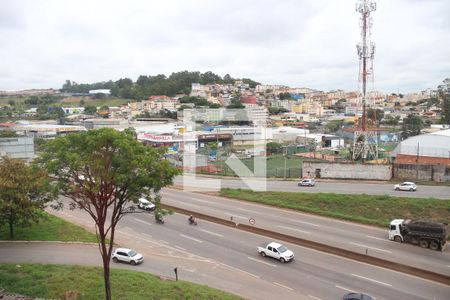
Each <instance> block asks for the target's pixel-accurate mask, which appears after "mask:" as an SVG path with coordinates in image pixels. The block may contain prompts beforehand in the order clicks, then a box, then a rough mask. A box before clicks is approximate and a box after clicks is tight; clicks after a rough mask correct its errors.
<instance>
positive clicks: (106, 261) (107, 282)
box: [103, 255, 111, 300]
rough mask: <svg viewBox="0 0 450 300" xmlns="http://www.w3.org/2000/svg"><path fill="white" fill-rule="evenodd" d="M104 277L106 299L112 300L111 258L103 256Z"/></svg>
mask: <svg viewBox="0 0 450 300" xmlns="http://www.w3.org/2000/svg"><path fill="white" fill-rule="evenodd" d="M103 277H104V279H105V299H106V300H111V283H110V280H109V257H108V255H103Z"/></svg>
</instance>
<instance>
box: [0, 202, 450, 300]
mask: <svg viewBox="0 0 450 300" xmlns="http://www.w3.org/2000/svg"><path fill="white" fill-rule="evenodd" d="M163 199H164V200H163V201H165V200H166V195H164V198H163ZM53 213H55V214H57V215H59V216H62V217H64V218H66V219H68V220H69V221H72V222H75V223H78V224H81V225H83V226H85V227H87V228H91V229H92V221H90V220H89V217H88V216H87V215H86V214H85V213H83V212H82V211H79V210H75V211H70V210H64V211H60V212H55V211H53ZM198 221H199V224H198V226H193V225H189V224H188V222H187V217H186V216H184V215H179V214H174V215H171V216H167V217H166V223H165V224H164V225H161V224H155V223H154V220H153V216H152V215H151V214H149V213H138V214H132V215H128V216H126V217H124V218H123V219H122V220H121V223H120V227H119V228H118V231H117V242H118V243H120V245H121V246H126V247H131V248H135V249H136V250H138V251H139V252H141V253H143V254H144V256H145V261H144V263H143V264H142V265H141V266H138V267H137V268H136V269H137V270H142V271H144V270H145V271H151V272H154V273H156V274H161V273H162V275H165V276H172V277H173V272H172V268H173V267H174V266H177V267H179V270H180V278H181V279H184V280H189V281H193V282H198V283H202V284H207V285H209V286H212V287H216V288H220V289H223V290H227V291H230V292H232V293H235V294H238V295H241V296H243V297H245V298H249V299H274V298H276V299H316V300H317V299H323V300H325V299H339V298H340V297H342V295H343V294H344V293H346V292H348V291H361V292H366V293H368V294H370V295H372V296H374V297H376V299H393V300H395V299H398V300H400V299H402V300H403V299H448V296H449V295H450V289H449V287H448V286H445V285H442V284H439V283H434V282H430V281H427V280H423V279H419V278H416V277H412V276H409V275H405V274H402V273H398V272H393V271H390V270H386V269H382V268H378V267H373V266H370V265H366V264H362V263H358V262H354V261H351V260H347V259H342V258H340V257H336V256H333V255H328V254H323V253H320V252H317V251H314V250H310V249H307V248H303V247H299V246H296V245H290V244H286V245H287V246H288V247H289V248H290V249H291V250H293V251H294V253H295V255H296V259H295V260H294V261H293V262H291V263H287V264H282V263H280V262H278V261H275V260H272V259H270V258H262V257H260V256H259V255H258V253H257V252H256V247H257V245H259V244H260V243H262V242H265V241H267V238H265V237H263V236H259V235H255V234H252V233H247V232H243V231H240V230H237V229H234V228H230V227H224V226H220V225H217V224H213V223H209V222H206V221H204V220H198ZM0 248H1V247H0ZM13 253H14V252H13ZM52 255H53V254H52ZM63 255H68V253H67V254H64V253H63ZM73 255H74V256H76V253H74V254H73ZM0 257H1V255H0ZM3 259H4V258H3ZM69 261H70V260H69ZM164 265H165V266H166V267H165V268H162V267H161V266H164ZM113 266H117V265H115V264H113ZM120 266H121V265H120ZM147 268H148V269H147ZM163 269H164V270H163Z"/></svg>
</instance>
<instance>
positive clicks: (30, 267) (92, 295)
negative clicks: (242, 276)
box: [0, 264, 242, 300]
mask: <svg viewBox="0 0 450 300" xmlns="http://www.w3.org/2000/svg"><path fill="white" fill-rule="evenodd" d="M111 287H112V298H113V299H121V300H122V299H124V300H126V299H132V300H135V299H168V300H169V299H170V300H171V299H208V300H209V299H242V298H239V297H237V296H234V295H232V294H228V293H226V292H223V291H220V290H216V289H213V288H210V287H207V286H203V285H197V284H193V283H188V282H185V281H171V280H161V279H159V278H158V277H157V276H155V275H151V274H148V273H142V272H134V271H128V270H120V269H111ZM1 289H5V290H6V291H8V292H10V293H18V294H22V295H27V296H32V297H42V298H46V299H62V298H63V295H64V293H65V292H66V291H75V292H78V293H79V298H77V299H80V300H81V299H104V298H105V296H104V283H103V269H102V268H99V267H81V266H67V265H40V264H23V265H20V267H18V266H17V265H16V264H0V290H1Z"/></svg>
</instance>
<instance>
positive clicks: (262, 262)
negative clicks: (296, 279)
mask: <svg viewBox="0 0 450 300" xmlns="http://www.w3.org/2000/svg"><path fill="white" fill-rule="evenodd" d="M247 258H248V259H250V260H253V261H256V262H259V263H261V264H265V265H268V266H271V267H276V265H274V264H269V263H268V262H265V261H262V260H259V259H256V258H253V257H250V256H248V257H247Z"/></svg>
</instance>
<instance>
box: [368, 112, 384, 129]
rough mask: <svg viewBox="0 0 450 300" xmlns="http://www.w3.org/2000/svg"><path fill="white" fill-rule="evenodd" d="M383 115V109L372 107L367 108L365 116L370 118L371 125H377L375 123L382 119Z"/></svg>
mask: <svg viewBox="0 0 450 300" xmlns="http://www.w3.org/2000/svg"><path fill="white" fill-rule="evenodd" d="M383 117H384V111H383V110H381V109H378V108H377V109H373V108H369V109H368V110H367V118H369V119H370V120H372V122H373V125H375V126H376V125H377V123H379V122H380V121H381V119H383Z"/></svg>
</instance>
